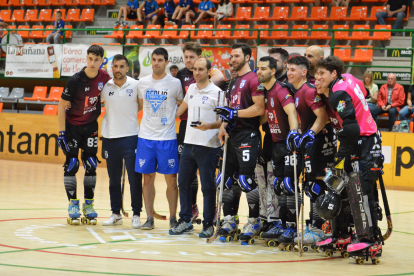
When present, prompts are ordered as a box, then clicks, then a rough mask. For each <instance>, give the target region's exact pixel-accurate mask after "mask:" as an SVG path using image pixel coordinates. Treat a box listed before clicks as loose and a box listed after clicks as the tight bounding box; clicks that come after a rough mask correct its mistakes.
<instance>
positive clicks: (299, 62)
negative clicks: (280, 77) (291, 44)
mask: <svg viewBox="0 0 414 276" xmlns="http://www.w3.org/2000/svg"><path fill="white" fill-rule="evenodd" d="M288 64H296V65H298V66H300V65H302V66H305V69H306V70H308V71H309V61H308V59H307V58H305V57H303V56H296V57H293V58H291V59H289V60H288Z"/></svg>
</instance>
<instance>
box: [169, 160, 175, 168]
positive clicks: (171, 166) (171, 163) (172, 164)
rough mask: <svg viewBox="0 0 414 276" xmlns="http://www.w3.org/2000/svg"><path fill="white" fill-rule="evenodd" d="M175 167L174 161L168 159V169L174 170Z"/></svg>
mask: <svg viewBox="0 0 414 276" xmlns="http://www.w3.org/2000/svg"><path fill="white" fill-rule="evenodd" d="M174 166H175V160H174V159H168V167H170V168H174Z"/></svg>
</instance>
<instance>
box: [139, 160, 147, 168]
mask: <svg viewBox="0 0 414 276" xmlns="http://www.w3.org/2000/svg"><path fill="white" fill-rule="evenodd" d="M145 160H146V159H139V167H140V168H142V166H144V164H145Z"/></svg>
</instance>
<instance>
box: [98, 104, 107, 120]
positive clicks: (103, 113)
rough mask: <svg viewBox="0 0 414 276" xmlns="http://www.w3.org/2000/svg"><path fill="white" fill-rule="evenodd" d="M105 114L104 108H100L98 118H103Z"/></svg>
mask: <svg viewBox="0 0 414 276" xmlns="http://www.w3.org/2000/svg"><path fill="white" fill-rule="evenodd" d="M105 113H106V108H105V107H103V106H101V115H99V118H103V117H104V116H105Z"/></svg>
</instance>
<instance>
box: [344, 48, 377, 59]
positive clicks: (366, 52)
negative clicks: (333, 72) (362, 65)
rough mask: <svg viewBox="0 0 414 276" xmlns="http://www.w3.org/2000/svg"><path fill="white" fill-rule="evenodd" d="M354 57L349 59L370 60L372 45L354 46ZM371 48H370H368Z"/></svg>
mask: <svg viewBox="0 0 414 276" xmlns="http://www.w3.org/2000/svg"><path fill="white" fill-rule="evenodd" d="M356 47H357V49H355V53H354V57H353V58H352V59H350V60H349V61H352V62H371V61H372V57H373V51H372V46H366V45H364V46H356ZM370 48H371V49H370Z"/></svg>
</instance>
